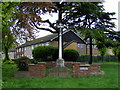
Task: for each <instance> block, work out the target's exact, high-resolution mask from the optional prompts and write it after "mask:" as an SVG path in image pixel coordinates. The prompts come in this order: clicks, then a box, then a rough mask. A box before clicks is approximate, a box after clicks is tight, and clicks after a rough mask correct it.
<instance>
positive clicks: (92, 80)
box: [3, 62, 118, 88]
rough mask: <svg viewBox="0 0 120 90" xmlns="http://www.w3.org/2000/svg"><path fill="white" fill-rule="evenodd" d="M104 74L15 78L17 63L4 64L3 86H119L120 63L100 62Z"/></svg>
mask: <svg viewBox="0 0 120 90" xmlns="http://www.w3.org/2000/svg"><path fill="white" fill-rule="evenodd" d="M100 64H101V70H102V71H104V72H105V75H104V76H92V77H75V78H59V77H56V78H55V77H52V78H51V77H45V78H14V77H13V73H14V70H15V69H16V65H15V64H9V65H7V64H6V65H3V88H118V63H112V62H110V63H100Z"/></svg>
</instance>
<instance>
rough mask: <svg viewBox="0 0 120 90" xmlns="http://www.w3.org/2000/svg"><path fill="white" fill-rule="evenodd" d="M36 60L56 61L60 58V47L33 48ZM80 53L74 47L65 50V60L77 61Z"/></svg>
mask: <svg viewBox="0 0 120 90" xmlns="http://www.w3.org/2000/svg"><path fill="white" fill-rule="evenodd" d="M32 54H33V58H34V59H33V60H34V62H37V61H38V62H40V61H56V60H57V59H58V48H57V47H53V46H38V47H36V48H34V49H33V51H32ZM78 57H79V53H78V52H77V51H76V50H73V49H66V50H64V51H63V59H64V60H65V61H76V60H77V59H78Z"/></svg>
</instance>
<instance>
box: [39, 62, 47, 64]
mask: <svg viewBox="0 0 120 90" xmlns="http://www.w3.org/2000/svg"><path fill="white" fill-rule="evenodd" d="M41 63H42V64H46V62H38V64H41Z"/></svg>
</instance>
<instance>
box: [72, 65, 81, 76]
mask: <svg viewBox="0 0 120 90" xmlns="http://www.w3.org/2000/svg"><path fill="white" fill-rule="evenodd" d="M79 66H80V63H74V64H73V77H78V76H79Z"/></svg>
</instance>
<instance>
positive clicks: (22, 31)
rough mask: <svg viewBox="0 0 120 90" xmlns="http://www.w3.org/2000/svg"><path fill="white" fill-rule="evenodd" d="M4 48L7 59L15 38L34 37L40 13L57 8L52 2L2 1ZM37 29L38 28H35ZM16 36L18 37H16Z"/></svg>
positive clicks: (27, 38)
mask: <svg viewBox="0 0 120 90" xmlns="http://www.w3.org/2000/svg"><path fill="white" fill-rule="evenodd" d="M0 4H2V49H3V52H4V53H5V60H9V56H8V52H9V51H10V49H11V48H12V46H13V42H14V41H15V39H19V40H26V41H28V40H31V39H34V36H35V35H34V34H35V33H33V32H34V29H33V28H34V27H35V26H36V27H37V25H36V23H37V24H40V22H41V21H42V20H41V17H40V14H42V13H46V12H50V11H51V9H52V8H55V7H54V5H53V4H52V3H51V2H45V3H44V2H40V3H37V2H35V3H33V2H30V3H29V2H26V3H16V2H2V3H0ZM46 22H47V21H46ZM35 30H36V29H35ZM14 37H16V38H14Z"/></svg>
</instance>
